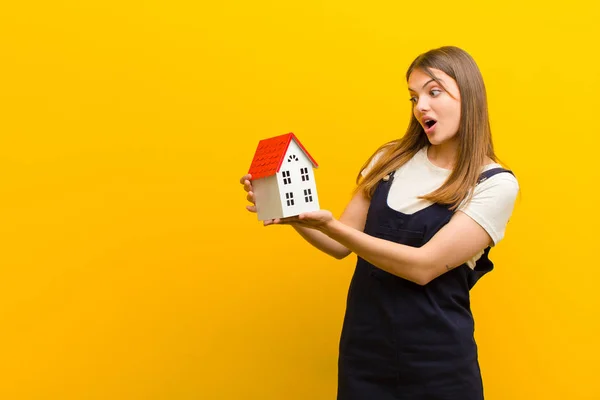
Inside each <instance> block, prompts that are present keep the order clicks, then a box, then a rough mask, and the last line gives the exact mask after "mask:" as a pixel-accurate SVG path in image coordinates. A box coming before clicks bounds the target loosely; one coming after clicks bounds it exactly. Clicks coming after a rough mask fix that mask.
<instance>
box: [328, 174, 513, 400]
mask: <svg viewBox="0 0 600 400" xmlns="http://www.w3.org/2000/svg"><path fill="white" fill-rule="evenodd" d="M502 172H508V173H511V172H510V171H508V170H505V169H502V168H495V169H491V170H488V171H485V172H484V173H483V174H481V176H480V178H479V181H478V183H479V182H482V181H483V180H485V179H487V178H489V177H491V176H493V175H495V174H497V173H502ZM393 179H394V174H393V173H392V174H391V175H390V179H389V180H387V181H385V180H382V181H381V182H379V184H378V186H377V188H376V190H375V193H374V195H373V198H372V199H371V204H370V206H369V211H368V214H367V221H366V224H365V230H364V232H365V233H367V234H369V235H371V236H375V237H378V238H381V239H385V240H390V241H393V242H396V243H401V244H405V245H408V246H413V247H421V246H422V245H424V244H425V243H427V242H428V241H429V240H430V239H431V238H432V237H433V236H434V235H435V233H436V232H438V231H439V230H440V229H441V228H442V227H443V226H444V225H445V224H447V223H448V221H450V218H451V217H452V215H453V211H451V210H449V209H448V208H447V207H446V206H443V205H439V204H432V205H430V206H429V207H426V208H424V209H422V210H420V211H417V212H415V213H413V214H410V215H409V214H403V213H401V212H398V211H395V210H393V209H392V208H390V207H389V206H388V205H387V197H388V193H389V190H390V187H391V185H392V182H393ZM489 251H490V248H489V247H488V248H487V249H485V251H484V254H483V255H482V256H481V258H480V259H479V260H478V261H477V263H476V266H475V268H474V269H471V268H469V266H468V265H466V264H463V265H461V266H459V267H456V268H454V269H452V270H451V271H448V272H446V273H444V274H443V275H441V276H439V277H438V278H436V279H434V280H432V281H431V282H429V283H428V284H427V285H424V286H421V285H418V284H416V283H413V282H410V281H408V280H405V279H402V278H400V277H397V276H395V275H392V274H390V273H388V272H385V271H383V270H381V269H379V268H377V267H375V266H373V265H372V264H370V263H368V262H367V261H366V260H364V259H362V258H360V257H359V258H358V261H357V264H356V269H355V271H354V276H353V277H352V281H351V283H350V288H349V291H348V299H347V307H346V315H345V317H344V324H343V328H342V335H341V338H340V353H339V362H338V397H337V398H338V400H483V387H482V381H481V374H480V371H479V363H478V360H477V345H476V343H475V340H474V337H473V334H474V321H473V316H472V314H471V308H470V299H469V290H470V289H471V288H472V287H473V285H475V283H476V282H477V280H478V279H479V278H480V277H481V276H483V275H484V274H485V273H487V272H489V271H491V270H492V268H493V264H492V262H491V261H490V260H489V258H488V253H489Z"/></svg>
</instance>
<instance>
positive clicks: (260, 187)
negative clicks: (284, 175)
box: [252, 175, 283, 221]
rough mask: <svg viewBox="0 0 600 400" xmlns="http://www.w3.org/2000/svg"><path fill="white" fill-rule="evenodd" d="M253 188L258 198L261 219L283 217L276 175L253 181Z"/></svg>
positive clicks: (258, 210)
mask: <svg viewBox="0 0 600 400" xmlns="http://www.w3.org/2000/svg"><path fill="white" fill-rule="evenodd" d="M252 189H253V191H254V198H255V200H256V212H257V214H258V219H259V221H264V220H266V219H274V218H281V217H282V216H283V210H282V208H281V201H280V195H279V188H278V186H277V177H276V176H275V175H271V176H267V177H265V178H261V179H257V180H253V181H252Z"/></svg>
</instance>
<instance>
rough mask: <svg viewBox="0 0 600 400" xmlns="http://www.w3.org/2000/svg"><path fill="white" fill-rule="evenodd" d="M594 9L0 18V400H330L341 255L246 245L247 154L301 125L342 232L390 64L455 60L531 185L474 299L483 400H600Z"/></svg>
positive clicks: (210, 8)
mask: <svg viewBox="0 0 600 400" xmlns="http://www.w3.org/2000/svg"><path fill="white" fill-rule="evenodd" d="M555 7H559V8H555ZM599 11H600V10H599V6H598V3H597V2H592V1H589V2H586V1H583V0H575V1H572V2H569V3H568V5H562V6H550V5H549V3H547V2H539V1H535V2H516V1H508V2H502V3H501V4H500V3H497V4H495V3H482V2H477V1H459V2H458V3H456V2H450V3H449V2H441V1H437V0H436V1H433V2H428V3H418V2H412V3H401V2H396V1H375V2H371V3H369V5H366V3H364V2H357V1H350V2H349V1H339V0H329V1H322V2H319V1H311V0H309V1H303V2H283V1H280V2H275V1H270V2H269V1H258V2H241V1H238V2H235V1H225V2H220V3H216V2H215V3H204V2H192V1H182V0H175V1H171V2H157V1H150V2H141V1H126V2H122V1H115V0H105V1H103V2H81V1H73V0H63V1H58V2H54V3H51V2H43V1H36V0H33V1H28V2H12V3H7V4H3V5H2V7H1V9H0V41H1V42H0V43H1V51H0V83H1V85H0V178H1V179H0V301H1V307H0V327H1V330H0V354H2V357H1V358H2V362H1V363H0V398H2V399H15V400H17V399H18V400H21V399H60V400H63V399H64V400H70V399H78V400H79V399H103V400H106V399H114V400H116V399H127V400H134V399H144V400H148V399H170V400H171V399H172V400H175V399H177V400H179V399H211V400H212V399H226V400H229V399H231V400H242V399H243V400H254V399H256V400H279V399H285V400H296V399H297V400H306V399H311V400H319V399H323V400H325V399H333V398H335V388H336V373H337V371H336V362H337V344H338V337H339V332H340V327H341V321H342V317H343V311H344V306H345V295H346V291H347V286H348V282H349V279H350V276H351V274H352V270H353V265H354V258H353V257H350V258H348V259H346V260H344V261H341V262H338V261H336V260H334V259H331V258H329V257H327V256H325V255H323V254H321V253H319V252H318V251H316V250H314V249H312V248H311V247H310V246H309V245H308V244H306V243H304V242H303V241H302V240H301V238H300V237H299V236H297V235H296V234H295V233H294V232H293V231H292V230H291V229H289V228H288V227H268V228H264V227H262V226H261V224H260V223H259V222H257V220H256V217H255V216H254V215H251V214H249V213H247V212H246V211H245V209H244V206H245V204H246V201H245V199H244V192H243V191H242V189H241V187H240V186H239V184H238V183H237V181H238V179H239V177H240V176H241V175H242V174H244V173H245V172H246V171H247V169H248V167H249V165H250V161H251V158H252V155H253V153H254V150H255V148H256V145H257V143H258V141H259V140H260V139H263V138H266V137H270V136H275V135H278V134H282V133H287V132H290V131H293V132H295V133H296V134H297V136H298V137H299V139H300V140H301V141H302V143H303V144H304V145H305V146H306V147H307V149H308V150H309V151H310V152H311V154H312V155H313V156H314V157H315V158H316V160H317V161H318V162H319V164H320V168H319V169H318V170H317V171H316V179H317V185H318V188H319V199H320V202H321V205H322V207H323V208H326V209H329V210H331V211H333V212H334V213H335V214H336V215H339V213H340V212H341V211H342V209H343V207H344V205H345V203H346V202H347V200H348V199H349V196H350V193H351V191H352V188H353V182H354V178H355V175H356V173H357V172H358V168H359V167H360V165H361V164H362V162H363V161H364V160H365V159H366V158H367V157H368V156H369V155H370V153H371V152H372V151H374V150H375V148H376V147H377V146H378V145H379V144H381V143H383V142H385V141H388V140H391V139H393V138H396V137H398V136H399V135H401V134H402V133H403V131H404V129H405V128H406V125H407V123H408V118H409V115H410V114H409V113H410V105H409V102H408V93H407V90H406V84H405V81H404V73H405V70H406V68H407V67H408V65H409V64H410V62H411V61H412V60H413V59H414V58H415V57H416V56H417V55H418V54H419V53H421V52H423V51H426V50H428V49H430V48H433V47H437V46H441V45H446V44H452V45H457V46H460V47H463V48H465V49H466V50H467V51H469V52H470V53H471V54H472V55H473V56H474V57H475V59H476V60H477V62H478V63H479V65H480V67H481V70H482V72H483V75H484V78H485V80H486V83H487V88H488V94H489V102H490V108H491V119H492V129H493V133H494V138H495V143H496V146H497V150H498V153H499V155H500V157H501V158H502V159H503V160H504V161H506V162H507V164H508V166H509V167H510V168H512V169H513V170H514V171H515V172H516V174H517V176H518V178H519V181H520V184H521V187H522V193H521V197H520V199H519V200H518V203H517V206H516V209H515V212H514V215H513V218H512V220H511V222H510V224H509V227H508V230H507V236H506V238H505V240H504V241H502V242H501V243H500V244H499V246H498V247H497V248H495V249H494V250H493V251H492V256H493V260H494V262H495V263H496V269H495V271H494V272H493V273H491V274H490V275H488V276H486V278H485V279H484V280H483V281H482V282H480V283H479V284H478V285H477V287H476V288H475V289H474V291H473V293H472V294H473V309H474V313H475V316H476V321H477V324H476V329H477V339H478V342H479V346H480V361H481V365H482V370H483V375H484V380H485V386H486V395H487V396H486V399H488V400H505V399H512V400H521V399H522V400H529V399H543V400H551V399H556V400H565V399H569V400H576V399H600V383H599V381H598V379H597V378H596V372H597V370H598V367H597V362H598V359H599V357H600V351H599V348H598V337H599V336H600V323H599V322H598V321H599V319H598V307H599V306H600V300H599V296H598V289H597V286H598V283H597V282H598V281H599V279H600V272H598V271H599V268H598V267H597V264H598V263H597V247H598V246H597V243H596V242H597V240H596V238H597V232H596V231H597V227H598V224H599V222H600V219H599V217H598V210H597V200H596V197H595V195H594V194H593V193H594V190H595V185H596V184H597V182H598V181H599V174H598V168H597V167H596V163H595V161H596V160H597V148H598V145H599V144H600V140H599V138H598V136H599V134H600V131H599V130H598V127H597V126H598V125H597V124H596V122H595V114H596V112H597V110H598V107H599V105H600V104H599V101H598V93H599V91H600V74H598V61H599V58H598V54H597V52H596V51H595V48H596V47H597V44H596V38H598V37H599V36H600V35H599V33H600V32H599V31H598V28H597V26H598V24H597V22H598V17H599V15H600V12H599Z"/></svg>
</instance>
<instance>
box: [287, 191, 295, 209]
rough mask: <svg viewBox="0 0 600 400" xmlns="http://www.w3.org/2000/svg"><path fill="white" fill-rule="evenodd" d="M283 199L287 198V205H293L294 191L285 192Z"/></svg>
mask: <svg viewBox="0 0 600 400" xmlns="http://www.w3.org/2000/svg"><path fill="white" fill-rule="evenodd" d="M285 199H286V200H287V205H288V207H289V206H293V205H294V193H292V192H289V193H286V194H285Z"/></svg>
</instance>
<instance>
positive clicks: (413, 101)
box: [408, 96, 417, 104]
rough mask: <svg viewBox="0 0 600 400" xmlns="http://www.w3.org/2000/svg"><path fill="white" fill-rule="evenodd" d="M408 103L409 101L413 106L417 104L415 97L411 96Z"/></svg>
mask: <svg viewBox="0 0 600 400" xmlns="http://www.w3.org/2000/svg"><path fill="white" fill-rule="evenodd" d="M408 101H410V102H411V103H413V104H417V98H416V97H415V96H413V97H411V98H410V99H408Z"/></svg>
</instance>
